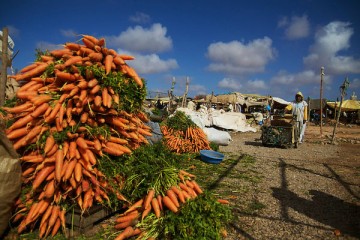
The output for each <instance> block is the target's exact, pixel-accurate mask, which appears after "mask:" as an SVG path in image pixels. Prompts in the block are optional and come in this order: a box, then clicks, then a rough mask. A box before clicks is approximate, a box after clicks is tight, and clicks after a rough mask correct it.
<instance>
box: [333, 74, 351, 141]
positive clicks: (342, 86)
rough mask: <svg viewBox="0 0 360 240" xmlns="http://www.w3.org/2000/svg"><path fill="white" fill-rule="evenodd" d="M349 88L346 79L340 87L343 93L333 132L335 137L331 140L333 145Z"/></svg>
mask: <svg viewBox="0 0 360 240" xmlns="http://www.w3.org/2000/svg"><path fill="white" fill-rule="evenodd" d="M348 87H349V80H348V78H347V77H346V78H345V80H344V83H343V84H342V85H341V87H340V91H341V98H340V106H339V111H338V113H337V114H338V115H337V119H336V123H335V126H334V131H333V135H332V139H331V144H333V143H334V140H335V132H336V128H337V125H338V123H339V119H340V115H341V105H342V102H343V99H344V96H345V95H346V90H347V88H348Z"/></svg>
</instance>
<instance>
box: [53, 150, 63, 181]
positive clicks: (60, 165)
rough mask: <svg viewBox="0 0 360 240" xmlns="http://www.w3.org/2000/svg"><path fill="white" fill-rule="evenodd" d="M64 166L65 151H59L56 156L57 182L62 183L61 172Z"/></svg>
mask: <svg viewBox="0 0 360 240" xmlns="http://www.w3.org/2000/svg"><path fill="white" fill-rule="evenodd" d="M63 165H64V150H63V149H58V150H57V152H56V156H55V179H56V181H57V182H60V181H61V170H62V168H63Z"/></svg>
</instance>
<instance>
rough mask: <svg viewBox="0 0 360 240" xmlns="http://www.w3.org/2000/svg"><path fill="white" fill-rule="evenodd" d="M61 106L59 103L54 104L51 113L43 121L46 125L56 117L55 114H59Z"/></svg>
mask: <svg viewBox="0 0 360 240" xmlns="http://www.w3.org/2000/svg"><path fill="white" fill-rule="evenodd" d="M61 105H62V104H61V103H59V102H56V104H55V106H54V108H53V110H52V111H51V113H50V114H49V116H47V117H46V118H45V120H44V121H45V122H46V123H51V122H52V121H54V120H55V117H56V115H57V113H58V112H59V110H60V108H61Z"/></svg>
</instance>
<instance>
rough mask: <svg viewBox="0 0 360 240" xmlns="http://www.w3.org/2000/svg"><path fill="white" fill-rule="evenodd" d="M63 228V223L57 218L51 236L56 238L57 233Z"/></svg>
mask: <svg viewBox="0 0 360 240" xmlns="http://www.w3.org/2000/svg"><path fill="white" fill-rule="evenodd" d="M60 226H61V221H60V218H57V219H56V222H55V224H54V226H53V229H52V231H51V236H52V237H54V236H55V235H56V233H57V232H58V231H59V228H60Z"/></svg>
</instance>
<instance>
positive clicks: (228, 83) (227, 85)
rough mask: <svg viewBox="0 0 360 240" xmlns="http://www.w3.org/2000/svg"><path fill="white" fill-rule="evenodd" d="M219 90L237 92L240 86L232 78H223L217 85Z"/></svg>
mask: <svg viewBox="0 0 360 240" xmlns="http://www.w3.org/2000/svg"><path fill="white" fill-rule="evenodd" d="M218 86H219V88H224V89H229V90H231V91H238V90H240V89H241V87H242V85H241V84H240V83H238V82H237V81H236V80H234V79H232V78H223V79H222V80H221V81H220V82H219V83H218Z"/></svg>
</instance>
